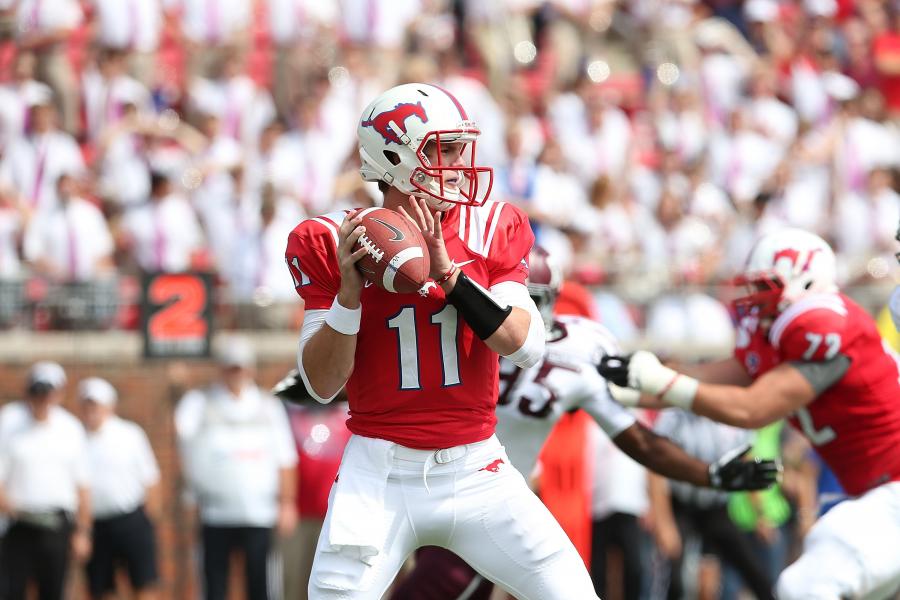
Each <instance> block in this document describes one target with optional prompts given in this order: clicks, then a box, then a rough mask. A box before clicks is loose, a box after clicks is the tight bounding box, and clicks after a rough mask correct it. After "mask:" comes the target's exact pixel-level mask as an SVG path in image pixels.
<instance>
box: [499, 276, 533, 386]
mask: <svg viewBox="0 0 900 600" xmlns="http://www.w3.org/2000/svg"><path fill="white" fill-rule="evenodd" d="M490 293H491V296H493V298H494V300H496V301H497V304H499V305H500V306H514V307H517V308H521V309H523V310H527V311H528V314H529V315H531V321H530V322H529V324H528V335H527V336H526V337H525V343H523V344H522V347H521V348H519V349H518V350H516V351H515V352H513V353H512V354H508V355H506V356H504V358H508V359H509V360H511V361H512V362H513V363H515V365H516V366H517V367H519V368H522V369H528V368H530V367H533V366H534V365H536V364H538V362H540V360H541V358H543V356H544V344H545V343H546V340H547V331H546V329H545V328H544V321H543V319H542V318H541V313H540V311H538V309H537V306H535V305H534V300H532V299H531V296H529V295H528V288H527V287H525V286H524V285H522V284H521V283H518V282H516V281H503V282H500V283H498V284H496V285H493V286H491V289H490Z"/></svg>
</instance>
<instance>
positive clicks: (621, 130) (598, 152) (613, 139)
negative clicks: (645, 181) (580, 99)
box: [563, 106, 632, 182]
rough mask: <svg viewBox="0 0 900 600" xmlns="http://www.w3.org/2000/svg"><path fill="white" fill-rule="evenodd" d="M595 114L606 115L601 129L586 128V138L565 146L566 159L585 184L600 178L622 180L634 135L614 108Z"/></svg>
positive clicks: (623, 115) (629, 126)
mask: <svg viewBox="0 0 900 600" xmlns="http://www.w3.org/2000/svg"><path fill="white" fill-rule="evenodd" d="M595 110H602V112H603V117H602V122H601V123H600V125H599V126H598V127H594V128H590V127H586V128H585V130H584V131H585V133H584V135H583V137H578V138H575V140H574V143H572V144H566V145H564V146H563V151H564V152H565V153H566V158H568V160H569V162H571V163H572V165H573V166H574V167H575V169H576V171H577V172H578V174H579V176H580V177H581V180H582V181H583V182H592V181H593V180H594V179H596V178H597V176H598V175H600V174H603V175H607V176H609V177H610V178H612V179H613V180H615V179H617V178H619V177H622V176H623V175H624V174H625V167H626V166H627V165H628V161H629V159H630V158H631V157H630V152H629V150H630V148H631V138H632V135H631V123H630V122H629V120H628V117H627V116H626V115H625V113H624V112H623V111H622V110H620V109H619V108H617V107H614V106H610V107H608V108H605V109H595ZM586 125H588V124H586Z"/></svg>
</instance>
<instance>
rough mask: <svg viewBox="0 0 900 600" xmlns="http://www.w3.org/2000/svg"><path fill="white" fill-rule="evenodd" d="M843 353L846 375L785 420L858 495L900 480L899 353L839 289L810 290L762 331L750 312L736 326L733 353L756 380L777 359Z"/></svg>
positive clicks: (809, 358) (778, 361) (816, 358)
mask: <svg viewBox="0 0 900 600" xmlns="http://www.w3.org/2000/svg"><path fill="white" fill-rule="evenodd" d="M839 354H842V355H844V356H846V357H847V358H848V359H849V368H848V369H847V371H846V373H844V375H843V376H842V377H841V378H840V379H839V380H838V381H836V382H835V383H834V384H832V385H831V386H830V387H829V388H828V389H826V390H825V391H823V392H822V393H821V394H819V395H818V396H817V397H816V399H815V400H813V401H812V402H811V403H810V404H809V405H807V406H806V407H804V408H802V409H800V410H798V411H797V412H796V413H794V415H793V416H791V418H790V422H791V424H792V425H793V426H794V427H796V428H798V429H799V430H801V431H802V432H803V434H804V435H805V436H806V437H807V438H808V439H809V441H810V443H811V444H812V445H813V446H815V447H816V450H817V451H818V452H819V454H820V455H821V456H822V459H823V460H824V461H825V462H826V463H827V464H828V466H829V467H830V468H831V469H832V471H834V473H835V475H836V476H837V478H838V480H839V481H840V483H841V485H842V486H843V487H844V489H845V490H846V491H847V492H848V493H849V494H852V495H859V494H862V493H864V492H866V491H867V490H869V489H871V488H873V487H875V486H877V485H880V484H882V483H885V482H888V481H896V480H900V370H898V357H897V355H896V354H894V353H893V352H892V351H890V350H889V349H888V348H887V346H886V344H884V342H883V341H882V339H881V336H880V335H879V334H878V330H877V329H876V327H875V321H874V320H873V319H872V317H871V316H869V314H868V313H867V312H866V311H865V310H864V309H863V308H861V307H860V306H859V305H858V304H856V303H855V302H853V300H851V299H850V298H848V297H847V296H845V295H843V294H838V293H834V294H816V295H811V296H807V297H805V298H803V299H802V300H800V301H798V302H796V303H794V304H793V305H791V307H790V308H788V309H787V310H785V311H784V312H783V313H781V314H780V315H779V316H778V318H777V319H775V321H774V322H773V323H772V326H771V327H770V328H769V329H768V331H764V329H763V328H761V327H759V324H758V322H757V320H756V319H755V318H754V317H745V318H744V319H743V320H742V321H741V323H740V325H739V327H738V334H737V343H736V345H735V357H736V358H737V360H738V361H739V362H740V363H741V364H742V365H743V366H744V369H745V370H746V371H747V373H748V374H749V375H750V376H751V377H753V378H754V379H755V378H757V377H759V376H761V375H763V374H764V373H766V372H767V371H769V370H771V369H773V368H775V367H776V366H777V365H779V364H781V363H782V362H785V361H787V362H794V361H807V362H808V361H813V362H815V361H825V360H829V359H832V358H834V357H836V356H838V355H839Z"/></svg>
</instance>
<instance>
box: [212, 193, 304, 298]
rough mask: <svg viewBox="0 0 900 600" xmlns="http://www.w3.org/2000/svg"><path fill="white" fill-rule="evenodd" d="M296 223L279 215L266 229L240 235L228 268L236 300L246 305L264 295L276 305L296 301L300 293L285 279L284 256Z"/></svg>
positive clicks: (289, 280)
mask: <svg viewBox="0 0 900 600" xmlns="http://www.w3.org/2000/svg"><path fill="white" fill-rule="evenodd" d="M282 212H283V213H284V214H288V211H282ZM297 222H298V220H297V219H296V218H289V217H282V216H280V215H279V214H277V213H276V217H275V218H274V219H273V220H272V222H271V223H269V224H268V225H266V226H265V227H259V226H257V227H255V228H253V229H252V230H249V231H246V232H244V233H243V234H242V235H240V236H238V239H237V243H236V244H235V245H234V258H233V260H232V261H230V264H229V267H230V268H229V269H228V271H229V272H230V277H229V279H230V283H231V289H232V293H233V295H234V298H235V299H237V300H240V301H243V302H247V301H250V300H252V299H253V297H254V295H255V294H256V293H258V292H261V293H264V294H266V295H267V296H268V297H270V298H272V299H273V300H274V301H276V302H286V301H290V300H293V298H294V296H295V294H296V293H297V292H296V291H295V290H294V284H293V283H292V282H291V278H290V277H285V276H284V274H285V267H284V262H283V260H282V257H283V256H284V244H285V240H286V239H287V236H288V234H289V233H290V232H291V230H292V229H293V228H294V226H295V225H296V224H297Z"/></svg>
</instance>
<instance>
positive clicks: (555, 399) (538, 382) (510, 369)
mask: <svg viewBox="0 0 900 600" xmlns="http://www.w3.org/2000/svg"><path fill="white" fill-rule="evenodd" d="M619 353H620V351H619V348H618V344H617V343H616V341H615V338H614V337H613V335H612V334H611V333H610V332H609V331H608V330H607V329H606V328H605V327H603V326H602V325H600V324H599V323H597V322H595V321H591V320H590V319H586V318H584V317H577V316H560V317H557V319H556V322H555V324H554V328H553V331H552V332H551V333H550V335H549V336H548V338H547V346H546V349H545V351H544V359H543V360H542V361H541V362H540V363H538V364H537V365H535V366H534V367H531V368H530V369H520V368H519V367H517V366H516V365H515V364H513V363H512V362H511V361H509V360H506V359H500V395H499V398H498V400H497V437H498V438H499V439H500V442H501V443H502V444H503V445H504V446H505V447H506V453H507V455H508V456H509V460H510V461H512V463H513V466H514V467H516V468H517V469H518V470H519V472H520V473H522V474H524V475H526V476H527V475H528V474H530V473H531V472H532V470H533V469H534V465H535V463H536V462H537V458H538V455H539V454H540V451H541V448H542V447H543V445H544V441H545V440H546V439H547V436H548V435H549V434H550V430H551V429H553V426H554V425H555V424H556V422H557V421H559V419H560V418H561V417H562V415H563V414H564V413H566V412H568V411H571V410H575V409H577V408H583V409H584V410H585V411H587V413H588V414H590V415H591V416H592V417H593V418H594V420H595V421H597V423H598V424H599V425H600V427H601V428H602V429H603V431H604V432H606V434H607V435H609V437H610V438H614V437H616V436H617V435H619V434H620V433H621V432H622V431H624V430H625V429H627V428H629V427H631V425H633V424H634V422H635V418H634V416H632V414H631V413H629V412H628V411H627V410H625V409H624V408H623V407H622V406H621V405H619V404H618V403H616V402H615V401H614V400H613V399H612V397H611V396H610V395H609V388H608V387H607V385H606V380H605V379H603V377H601V376H600V374H599V373H598V372H597V365H598V364H599V363H600V358H601V357H603V356H604V355H606V354H619Z"/></svg>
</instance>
